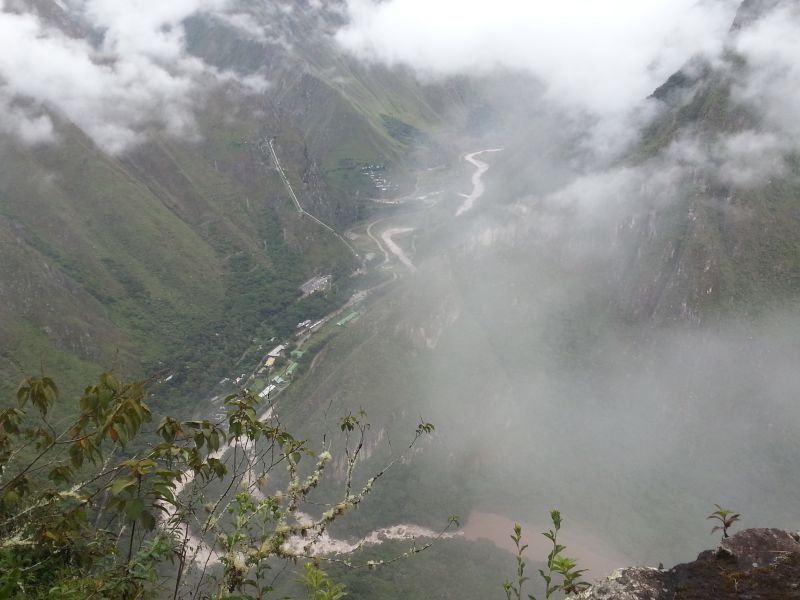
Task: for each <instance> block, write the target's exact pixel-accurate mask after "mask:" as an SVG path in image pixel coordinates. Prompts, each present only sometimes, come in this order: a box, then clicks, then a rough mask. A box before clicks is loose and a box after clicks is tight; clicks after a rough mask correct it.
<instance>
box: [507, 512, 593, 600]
mask: <svg viewBox="0 0 800 600" xmlns="http://www.w3.org/2000/svg"><path fill="white" fill-rule="evenodd" d="M550 519H551V520H552V522H553V529H550V530H549V531H547V532H546V533H542V535H543V536H544V537H546V538H547V539H548V540H550V542H551V544H552V548H551V550H550V554H548V555H547V572H546V573H545V571H544V569H539V575H540V577H541V578H542V580H543V581H544V583H545V592H544V598H552V597H553V596H554V595H555V594H556V593H557V592H562V593H564V594H566V595H571V594H578V593H580V592H582V591H583V590H585V589H586V588H587V587H589V584H588V583H587V582H585V581H582V580H581V576H582V575H583V574H584V573H585V572H586V569H578V568H577V567H578V563H577V561H576V560H575V559H574V558H567V557H566V556H564V555H563V554H562V553H563V552H564V550H566V547H565V546H563V545H562V544H559V543H558V532H559V530H560V529H561V513H560V512H559V511H557V510H551V511H550ZM511 540H512V541H513V542H514V545H515V546H516V547H517V556H516V559H517V580H516V581H515V582H513V581H509V580H506V582H505V583H503V591H504V592H505V593H506V600H512V598H516V600H522V598H523V594H522V589H523V587H524V585H525V582H526V581H528V580H529V579H530V577H527V576H526V575H525V567H526V564H525V559H524V557H523V554H524V553H525V550H526V549H527V548H528V545H527V544H524V545H522V544H521V542H522V526H521V525H519V523H517V524H515V525H514V534H513V535H512V536H511ZM556 575H558V576H560V577H561V582H560V583H555V582H554V581H555V576H556ZM527 598H528V600H537V598H536V596H534V595H533V594H527Z"/></svg>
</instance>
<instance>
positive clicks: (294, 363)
mask: <svg viewBox="0 0 800 600" xmlns="http://www.w3.org/2000/svg"><path fill="white" fill-rule="evenodd" d="M286 350H287V348H286V346H285V345H283V344H281V345H279V346H275V348H273V349H272V350H270V351H269V353H268V354H267V359H266V361H265V362H264V367H263V368H262V370H266V371H267V373H269V372H270V371H271V370H272V369H273V368H274V367H275V363H276V362H277V361H278V359H280V358H284V355H285V354H286ZM304 354H305V352H303V351H302V350H292V352H291V353H290V355H289V357H290V360H289V364H288V366H287V367H286V368H285V369H284V370H283V372H282V373H281V374H280V375H275V376H274V377H272V378H271V379H270V383H269V384H267V386H266V387H265V388H264V389H263V390H261V392H259V394H258V395H259V396H260V397H261V398H269V397H270V395H271V394H272V393H273V392H275V391H276V390H277V389H278V387H279V386H283V385H287V384H288V383H289V382H290V381H291V380H292V378H293V377H294V376H295V375H296V374H297V370H298V369H299V368H300V363H299V362H298V361H299V360H300V359H301V358H303V355H304Z"/></svg>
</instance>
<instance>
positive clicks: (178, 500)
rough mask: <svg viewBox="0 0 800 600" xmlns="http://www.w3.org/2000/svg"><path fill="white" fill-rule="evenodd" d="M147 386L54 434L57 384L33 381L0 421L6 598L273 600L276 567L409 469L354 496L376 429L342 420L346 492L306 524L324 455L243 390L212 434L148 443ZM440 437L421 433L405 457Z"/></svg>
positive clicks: (130, 388)
mask: <svg viewBox="0 0 800 600" xmlns="http://www.w3.org/2000/svg"><path fill="white" fill-rule="evenodd" d="M149 383H151V382H137V383H125V382H122V381H120V380H118V379H117V378H116V377H114V376H113V375H112V374H110V373H103V374H102V375H100V377H99V381H98V382H97V383H96V384H94V385H91V386H88V387H87V388H86V389H85V391H84V393H83V395H82V397H81V398H80V401H79V407H78V413H77V416H76V417H75V418H74V419H72V420H71V422H69V423H68V424H67V425H66V426H63V427H61V428H57V427H56V425H55V424H54V423H52V422H51V421H50V417H49V415H50V409H51V408H52V406H53V403H54V402H55V401H56V400H57V398H58V395H59V393H58V388H57V386H56V384H55V382H54V381H53V380H52V379H50V378H48V377H45V376H44V375H43V376H42V377H39V378H35V377H27V378H26V379H25V381H23V383H22V384H21V385H20V387H19V390H18V392H17V396H16V406H14V407H11V408H7V409H4V410H2V411H0V596H1V597H4V598H5V597H9V598H13V597H19V598H37V597H42V598H44V597H60V598H81V599H83V598H92V597H94V598H97V597H102V598H109V599H112V600H115V599H119V600H123V599H129V598H146V597H154V596H156V595H159V596H164V595H168V596H170V597H172V598H180V597H183V596H187V595H191V596H192V597H196V596H197V594H198V592H200V593H201V595H203V596H205V597H214V598H234V597H236V598H264V597H266V596H267V594H268V593H269V592H270V590H271V587H270V585H269V584H268V583H267V577H265V573H266V571H267V570H268V569H270V568H271V567H272V565H273V563H274V562H275V561H276V560H278V561H280V560H290V561H295V560H298V559H305V558H310V557H311V555H312V553H313V547H314V544H315V542H316V541H317V540H318V539H319V537H320V536H321V535H322V534H323V532H325V531H326V530H327V528H328V527H329V526H330V525H331V524H332V523H333V522H334V521H336V520H337V519H339V518H340V517H341V516H343V515H344V514H346V513H348V512H349V511H350V510H352V509H354V508H356V507H357V506H359V505H360V504H361V503H362V502H363V501H364V499H365V498H366V497H367V496H368V495H369V493H370V492H371V490H372V488H373V486H374V484H375V482H376V481H377V480H378V479H380V478H381V477H382V476H383V475H384V474H385V473H386V472H387V470H388V469H390V468H391V467H392V465H394V464H395V463H396V462H397V461H398V460H400V459H401V458H402V457H403V456H404V454H401V455H400V456H397V457H395V458H394V460H392V461H391V462H390V463H389V464H388V465H386V466H384V467H383V468H382V469H380V470H379V471H378V472H377V473H376V474H375V475H374V476H373V477H371V478H370V479H368V480H367V483H366V484H364V485H363V486H361V487H360V488H355V487H354V481H353V474H354V471H355V467H356V464H357V463H358V462H359V460H360V458H361V453H362V449H363V448H364V440H365V435H366V433H367V431H368V430H369V424H368V423H366V421H365V417H366V415H365V414H364V413H363V412H362V413H359V414H357V415H352V414H350V415H347V416H346V417H345V418H343V419H342V421H341V423H340V427H341V430H342V432H343V434H344V437H345V443H344V445H345V448H344V457H343V460H344V463H345V465H346V480H345V483H344V491H343V493H342V494H341V497H340V498H339V500H337V501H334V502H332V503H328V505H327V506H326V507H325V508H326V510H325V511H324V512H322V514H321V515H319V516H316V517H303V516H301V513H303V512H313V510H312V509H309V508H308V507H307V506H306V504H307V497H308V496H309V495H310V494H312V492H313V491H314V490H315V489H316V488H317V487H318V486H319V485H320V484H321V481H322V478H323V474H324V472H325V469H326V467H327V466H328V465H329V464H330V462H331V460H332V454H331V448H329V447H326V448H322V449H321V451H318V452H317V451H315V450H314V449H312V448H310V447H309V446H308V444H307V443H306V442H305V441H304V440H300V439H298V438H296V437H294V436H293V435H292V434H291V433H290V432H289V431H287V430H286V429H285V428H284V427H283V426H282V425H281V424H280V422H279V420H278V418H277V416H276V415H275V410H274V408H275V407H274V405H273V404H268V405H266V406H264V405H261V404H260V403H261V400H260V399H259V398H258V397H257V396H255V395H254V394H252V393H250V392H248V391H246V390H241V391H239V392H237V393H235V394H231V395H230V396H228V397H227V398H226V399H225V403H224V405H225V414H224V417H223V418H221V419H219V420H218V421H214V422H212V421H209V420H199V421H182V422H181V421H178V420H177V419H175V418H173V417H169V416H167V417H164V418H163V419H162V420H161V421H160V423H159V424H158V426H157V427H156V428H155V432H149V433H148V432H144V431H143V426H145V425H146V424H148V423H150V422H151V421H152V413H151V410H150V408H149V407H148V406H147V404H146V402H145V400H146V396H147V389H148V385H149ZM30 407H33V409H34V410H33V411H31V410H30ZM432 431H433V426H432V425H431V424H430V423H424V422H422V423H420V425H419V427H418V428H417V430H416V432H415V433H414V435H413V438H412V440H411V442H410V443H409V444H408V446H407V449H406V450H407V451H408V450H410V449H411V448H413V447H414V445H415V444H416V443H417V441H418V440H419V439H420V438H421V437H422V436H424V435H426V434H428V433H431V432H432ZM155 434H157V437H156V435H155ZM302 509H305V510H302ZM451 525H452V523H451V524H448V526H447V527H446V528H445V529H444V530H443V532H442V533H444V531H446V530H447V528H449V527H450V526H451ZM426 547H427V546H425V547H423V548H420V549H417V548H412V549H411V550H410V551H409V553H416V552H420V551H422V550H424V549H425V548H426ZM405 554H408V553H405ZM339 562H344V563H347V561H345V560H339ZM386 562H391V561H386ZM351 566H364V567H365V568H367V567H368V568H374V567H375V566H376V563H371V564H365V565H351ZM305 577H306V578H307V579H308V582H312V583H314V582H316V583H314V586H309V594H310V596H311V597H312V598H315V599H316V598H319V599H324V598H330V599H335V598H340V597H341V595H342V594H343V590H342V589H341V588H340V587H339V586H337V585H335V584H333V583H332V582H330V581H329V580H328V579H327V577H326V576H325V574H324V573H323V572H322V571H321V570H319V569H318V567H316V566H314V567H313V568H307V569H306V571H305ZM308 582H307V585H308ZM270 583H271V582H270ZM312 587H313V589H312Z"/></svg>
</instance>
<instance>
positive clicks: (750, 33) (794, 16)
mask: <svg viewBox="0 0 800 600" xmlns="http://www.w3.org/2000/svg"><path fill="white" fill-rule="evenodd" d="M798 40H800V8H798V7H797V6H796V5H791V4H788V3H783V4H782V5H779V6H778V7H777V8H776V9H775V10H773V11H771V12H769V13H767V14H766V15H764V16H762V17H761V18H760V19H758V20H757V21H755V22H754V23H751V24H750V25H749V26H748V27H746V28H744V29H743V30H742V31H741V32H740V33H739V34H738V35H737V37H736V41H735V50H736V53H737V54H738V55H739V56H740V57H742V58H743V59H744V62H745V65H744V73H743V74H741V75H740V76H739V78H738V82H737V85H736V86H735V87H734V98H735V99H736V100H738V101H739V102H742V103H744V104H746V105H747V106H749V107H750V108H751V109H752V110H754V111H756V112H757V113H758V114H760V115H761V116H762V117H763V118H764V122H765V125H767V126H769V127H771V128H772V130H773V131H775V132H776V133H780V134H781V135H783V136H788V137H790V138H791V139H792V141H793V142H794V143H795V145H797V144H800V104H798V102H797V90H798V89H800V44H798Z"/></svg>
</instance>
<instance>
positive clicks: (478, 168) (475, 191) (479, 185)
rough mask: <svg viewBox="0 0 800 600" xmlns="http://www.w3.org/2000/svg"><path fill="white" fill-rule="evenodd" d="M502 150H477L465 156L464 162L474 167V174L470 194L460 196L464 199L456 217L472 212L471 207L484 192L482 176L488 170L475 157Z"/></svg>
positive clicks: (485, 165)
mask: <svg viewBox="0 0 800 600" xmlns="http://www.w3.org/2000/svg"><path fill="white" fill-rule="evenodd" d="M502 150H503V149H502V148H490V149H488V150H479V151H478V152H473V153H472V154H467V155H466V156H465V157H464V160H465V161H467V162H468V163H471V164H473V165H475V173H473V175H472V192H470V193H469V194H461V195H462V196H463V197H464V202H462V203H461V206H459V207H458V210H457V211H456V216H457V217H459V216H461V215H463V214H464V213H465V212H467V211H470V210H472V206H473V205H474V204H475V201H476V200H478V198H480V197H481V196H483V193H484V192H485V191H486V186H485V185H484V183H483V175H484V174H485V173H486V171H488V170H489V165H488V164H486V163H485V162H482V161H480V160H478V159H477V158H475V157H476V156H478V155H480V154H484V153H486V152H500V151H502Z"/></svg>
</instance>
